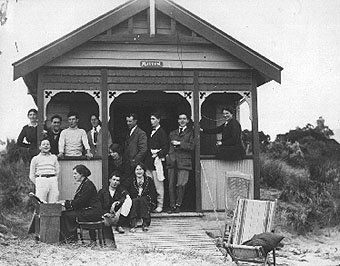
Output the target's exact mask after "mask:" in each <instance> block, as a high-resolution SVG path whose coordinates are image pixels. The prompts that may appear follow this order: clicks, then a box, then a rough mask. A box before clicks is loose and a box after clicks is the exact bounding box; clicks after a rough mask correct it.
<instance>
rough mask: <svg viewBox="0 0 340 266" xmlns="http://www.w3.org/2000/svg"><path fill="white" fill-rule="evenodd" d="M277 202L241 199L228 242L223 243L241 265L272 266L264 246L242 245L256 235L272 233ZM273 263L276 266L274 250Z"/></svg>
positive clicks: (235, 212)
mask: <svg viewBox="0 0 340 266" xmlns="http://www.w3.org/2000/svg"><path fill="white" fill-rule="evenodd" d="M275 206H276V201H261V200H249V199H239V200H238V201H237V207H236V209H235V211H234V217H233V221H232V225H231V227H230V232H229V237H228V241H227V242H224V243H223V247H224V248H225V249H226V251H227V254H226V256H227V255H229V256H230V257H231V258H232V260H233V261H234V262H235V263H236V264H237V265H239V263H238V262H239V261H244V262H252V263H262V265H267V264H268V265H270V262H269V254H270V252H268V253H267V254H266V253H265V250H264V249H263V246H246V245H242V243H244V242H245V241H247V240H249V239H251V238H252V237H253V236H254V235H255V234H260V233H264V232H271V230H272V226H273V222H274V216H275ZM272 254H273V263H274V265H276V260H275V249H273V250H272Z"/></svg>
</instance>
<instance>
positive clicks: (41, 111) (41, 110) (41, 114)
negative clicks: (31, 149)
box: [26, 71, 47, 147]
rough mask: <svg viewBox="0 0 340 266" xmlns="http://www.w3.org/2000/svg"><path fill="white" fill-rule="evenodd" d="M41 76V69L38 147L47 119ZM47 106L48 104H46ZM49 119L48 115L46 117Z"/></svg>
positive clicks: (38, 102)
mask: <svg viewBox="0 0 340 266" xmlns="http://www.w3.org/2000/svg"><path fill="white" fill-rule="evenodd" d="M41 76H42V73H41V71H39V72H38V88H37V105H38V106H37V107H38V130H37V131H38V133H37V134H38V136H37V140H38V147H39V145H40V142H41V140H42V138H43V136H42V132H43V129H44V123H45V119H44V113H45V110H44V108H45V106H44V86H43V85H44V84H43V82H42V81H41ZM46 108H47V106H46ZM26 112H27V111H26ZM46 119H47V117H46Z"/></svg>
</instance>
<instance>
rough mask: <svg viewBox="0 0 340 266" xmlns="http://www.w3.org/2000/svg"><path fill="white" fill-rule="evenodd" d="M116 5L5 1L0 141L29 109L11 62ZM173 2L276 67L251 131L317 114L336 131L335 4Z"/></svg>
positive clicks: (13, 132)
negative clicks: (277, 75)
mask: <svg viewBox="0 0 340 266" xmlns="http://www.w3.org/2000/svg"><path fill="white" fill-rule="evenodd" d="M4 1H5V0H0V4H1V3H2V2H4ZM156 1H157V0H156ZM124 2H126V1H125V0H100V1H93V0H45V1H41V0H9V4H8V10H7V21H6V23H5V24H4V25H3V26H0V52H1V53H0V121H1V123H0V140H6V138H10V139H12V138H14V139H16V138H17V136H18V134H19V132H20V130H21V128H22V127H23V126H24V125H25V124H27V123H28V120H27V116H26V114H27V111H28V109H30V108H36V106H35V104H34V102H33V99H32V97H31V96H30V95H28V94H27V87H26V86H25V84H24V82H23V80H22V78H20V79H18V80H16V81H13V67H12V63H14V62H15V61H17V60H19V59H21V58H22V57H24V56H26V55H28V54H30V53H32V52H34V51H36V50H37V49H39V48H41V47H42V46H44V45H47V44H49V43H50V42H52V41H54V40H56V39H58V38H60V37H62V36H63V35H65V34H67V33H69V32H70V31H72V30H74V29H76V28H78V27H80V26H81V25H83V24H85V23H87V22H88V21H90V20H92V19H94V18H96V17H98V16H99V15H101V14H103V13H105V12H107V11H109V10H111V9H113V8H115V7H116V6H117V5H119V4H122V3H124ZM174 2H175V3H177V4H179V5H181V6H183V7H184V8H186V9H188V10H189V11H191V12H192V13H194V14H196V15H198V16H199V17H201V18H202V19H204V20H206V21H207V22H209V23H210V24H213V25H214V26H216V27H217V28H219V29H221V30H222V31H224V32H226V33H227V34H229V35H231V36H232V37H234V38H235V39H237V40H238V41H240V42H242V43H243V44H245V45H247V46H248V47H250V48H252V49H253V50H255V51H256V52H258V53H260V54H261V55H263V56H265V57H266V58H268V59H270V60H271V61H273V62H275V63H276V64H278V65H280V66H282V67H283V68H284V70H283V71H282V77H281V80H282V82H281V84H279V83H276V82H274V81H271V82H269V83H266V84H264V85H262V86H260V87H259V88H258V112H259V130H262V131H264V132H265V133H266V134H269V135H270V136H271V138H272V139H275V136H276V135H277V134H280V133H286V132H288V131H289V130H290V129H294V128H296V127H297V126H299V127H303V126H305V125H306V124H307V123H311V124H314V125H315V124H316V120H317V119H318V117H320V116H322V117H323V118H324V119H325V124H326V125H327V126H329V127H330V128H331V129H333V130H335V131H337V130H338V129H339V133H340V108H339V103H340V93H339V92H338V88H339V86H340V51H339V47H340V34H339V29H340V1H338V0H327V1H324V0H323V1H321V0H210V1H206V0H174ZM248 124H249V123H244V124H242V126H243V127H244V128H246V127H248ZM336 138H337V139H338V136H336ZM339 139H340V137H339Z"/></svg>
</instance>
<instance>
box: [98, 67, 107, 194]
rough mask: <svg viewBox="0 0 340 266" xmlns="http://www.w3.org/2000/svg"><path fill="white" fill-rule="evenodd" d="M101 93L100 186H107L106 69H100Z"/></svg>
mask: <svg viewBox="0 0 340 266" xmlns="http://www.w3.org/2000/svg"><path fill="white" fill-rule="evenodd" d="M100 86H101V92H102V93H101V95H102V99H101V101H102V110H100V111H101V114H102V131H103V132H102V133H103V135H102V137H103V142H102V145H103V149H102V173H103V175H102V186H103V188H108V185H109V183H108V156H109V151H108V145H109V144H108V136H109V133H108V130H109V129H108V111H107V109H108V106H107V102H108V99H107V98H108V93H107V69H102V70H101V84H100Z"/></svg>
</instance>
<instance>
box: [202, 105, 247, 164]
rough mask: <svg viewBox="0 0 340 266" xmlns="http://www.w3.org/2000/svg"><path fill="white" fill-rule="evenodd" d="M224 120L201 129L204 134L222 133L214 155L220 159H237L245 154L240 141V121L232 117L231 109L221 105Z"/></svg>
mask: <svg viewBox="0 0 340 266" xmlns="http://www.w3.org/2000/svg"><path fill="white" fill-rule="evenodd" d="M221 113H222V115H223V118H224V119H225V122H224V123H223V124H222V125H220V126H218V127H216V128H211V129H201V131H202V132H203V133H206V134H217V133H222V139H221V144H220V145H218V150H217V154H216V157H217V158H218V159H222V160H239V159H241V158H242V157H243V156H244V155H245V150H244V147H243V143H242V129H241V125H240V123H239V122H238V121H237V120H236V119H235V118H233V114H232V110H231V109H230V108H227V107H223V108H222V111H221Z"/></svg>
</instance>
